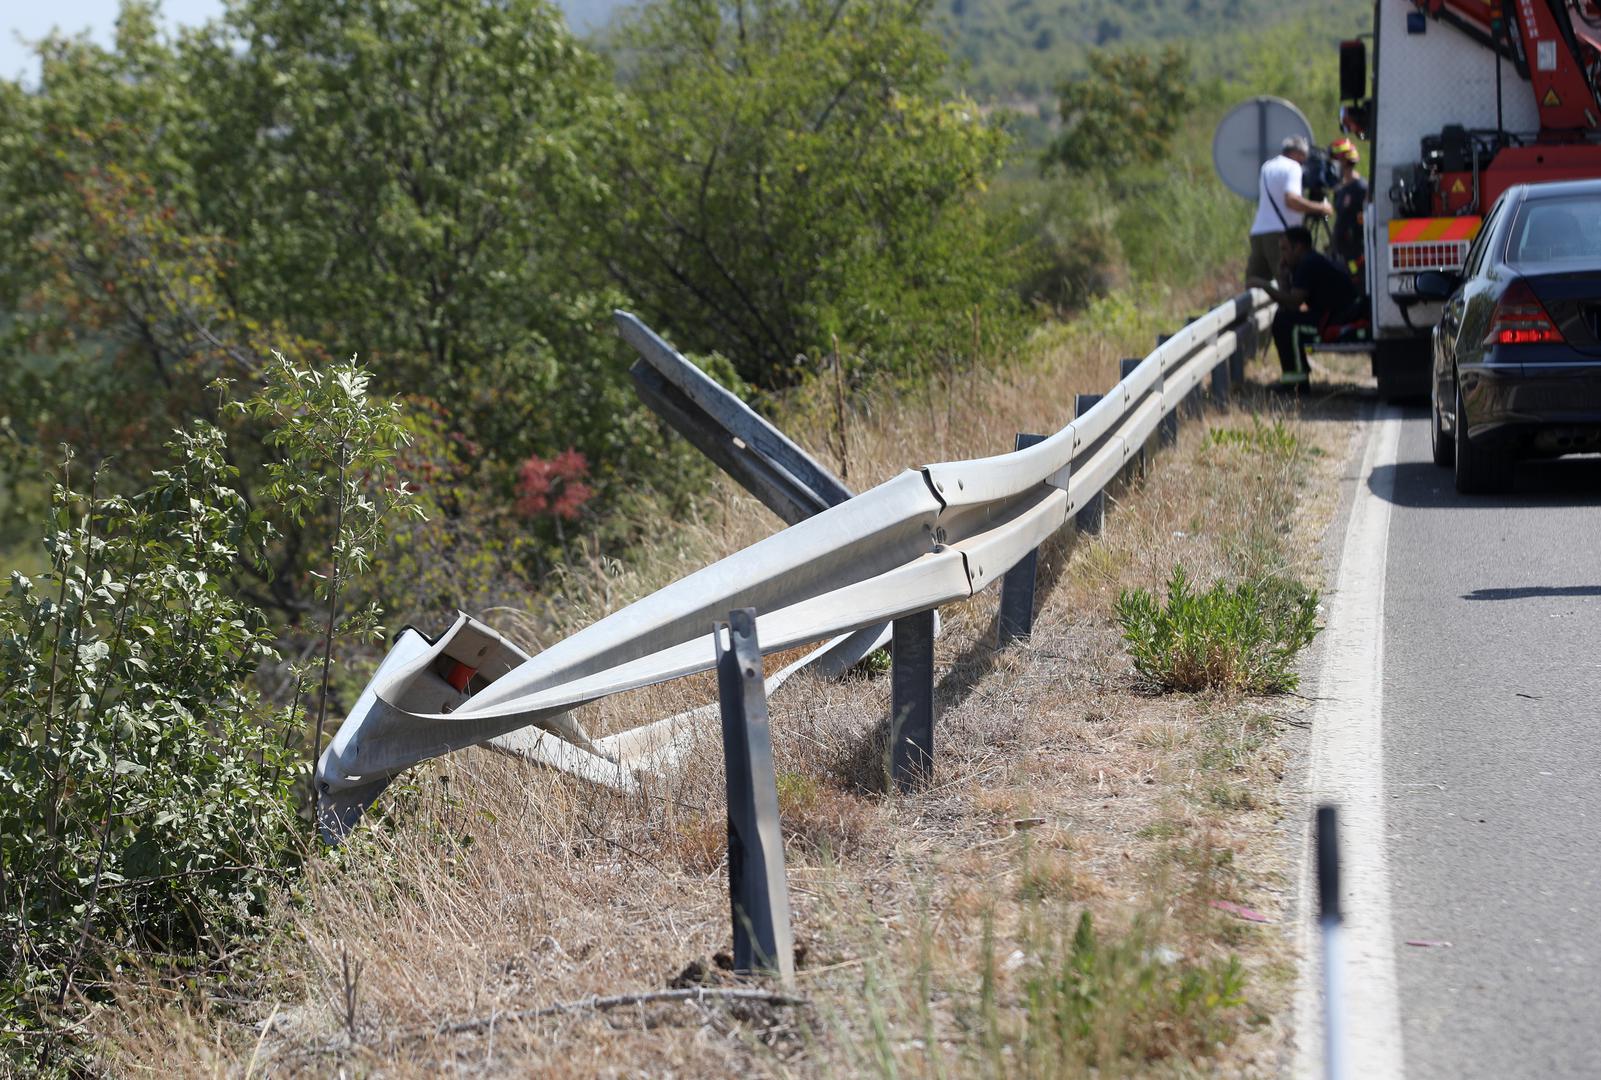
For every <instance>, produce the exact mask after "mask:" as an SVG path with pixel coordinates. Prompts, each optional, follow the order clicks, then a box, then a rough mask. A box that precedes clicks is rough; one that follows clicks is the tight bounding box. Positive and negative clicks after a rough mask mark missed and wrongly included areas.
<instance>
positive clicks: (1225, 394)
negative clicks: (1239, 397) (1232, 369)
mask: <svg viewBox="0 0 1601 1080" xmlns="http://www.w3.org/2000/svg"><path fill="white" fill-rule="evenodd" d="M1207 396H1208V397H1209V398H1210V399H1211V402H1212V405H1213V406H1214V407H1215V408H1219V409H1226V408H1228V406H1229V365H1228V364H1226V363H1223V364H1218V365H1217V366H1216V367H1214V368H1213V369H1212V377H1211V384H1210V387H1209V389H1208V395H1207Z"/></svg>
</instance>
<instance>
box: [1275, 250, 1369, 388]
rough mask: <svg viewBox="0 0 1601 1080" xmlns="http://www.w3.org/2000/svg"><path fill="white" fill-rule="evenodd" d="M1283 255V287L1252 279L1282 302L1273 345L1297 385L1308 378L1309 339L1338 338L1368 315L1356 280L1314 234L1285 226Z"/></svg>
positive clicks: (1287, 380)
mask: <svg viewBox="0 0 1601 1080" xmlns="http://www.w3.org/2000/svg"><path fill="white" fill-rule="evenodd" d="M1279 250H1280V253H1281V256H1282V258H1283V266H1282V267H1281V269H1280V275H1281V276H1280V278H1279V280H1280V281H1287V282H1288V283H1289V284H1288V286H1287V287H1286V288H1282V289H1281V288H1279V287H1278V286H1276V285H1274V284H1273V283H1272V282H1270V281H1265V280H1262V279H1253V280H1252V281H1251V282H1250V284H1252V285H1254V286H1256V287H1257V288H1259V289H1262V290H1263V291H1265V292H1266V293H1267V294H1268V295H1269V296H1271V297H1272V298H1273V299H1274V300H1276V301H1277V302H1278V305H1279V310H1278V313H1277V314H1276V315H1274V316H1273V344H1274V345H1275V346H1276V347H1277V349H1278V353H1279V366H1280V367H1282V368H1283V369H1284V374H1283V376H1282V378H1281V379H1280V385H1282V386H1287V387H1297V386H1300V385H1302V384H1304V383H1306V382H1307V381H1308V379H1309V378H1310V375H1311V367H1310V365H1309V364H1308V362H1307V357H1306V346H1307V343H1308V342H1311V341H1320V340H1334V339H1335V337H1337V336H1338V334H1339V332H1340V329H1341V327H1342V326H1344V325H1345V324H1348V323H1352V322H1355V321H1358V320H1361V319H1363V318H1364V317H1365V315H1364V312H1363V310H1362V304H1361V297H1360V296H1359V295H1358V294H1357V291H1356V286H1355V285H1353V284H1352V283H1351V275H1350V274H1349V273H1347V272H1346V271H1344V270H1342V269H1341V268H1340V267H1338V266H1336V265H1335V264H1334V263H1333V262H1332V261H1330V260H1329V259H1328V258H1327V257H1326V256H1323V255H1320V254H1318V252H1316V251H1314V250H1313V248H1312V234H1311V232H1309V231H1308V230H1307V229H1306V228H1305V227H1304V226H1300V225H1295V226H1291V227H1290V228H1288V229H1286V230H1285V231H1284V237H1283V239H1282V240H1281V241H1280V242H1279Z"/></svg>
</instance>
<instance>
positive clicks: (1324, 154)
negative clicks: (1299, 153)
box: [1301, 146, 1340, 202]
mask: <svg viewBox="0 0 1601 1080" xmlns="http://www.w3.org/2000/svg"><path fill="white" fill-rule="evenodd" d="M1339 186H1340V167H1339V166H1338V165H1337V164H1335V162H1334V159H1333V158H1331V157H1329V152H1328V151H1327V150H1325V149H1324V148H1323V147H1321V146H1314V147H1312V148H1311V149H1310V150H1308V151H1307V154H1306V162H1305V163H1304V164H1303V165H1302V166H1301V194H1302V195H1303V196H1305V197H1306V198H1307V199H1309V200H1310V201H1312V202H1322V201H1323V200H1324V199H1326V198H1328V197H1329V192H1330V191H1333V190H1334V189H1335V188H1337V187H1339Z"/></svg>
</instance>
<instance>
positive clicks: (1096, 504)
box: [1073, 394, 1106, 536]
mask: <svg viewBox="0 0 1601 1080" xmlns="http://www.w3.org/2000/svg"><path fill="white" fill-rule="evenodd" d="M1103 396H1105V395H1102V394H1074V395H1073V416H1074V417H1075V418H1077V417H1080V416H1083V415H1084V414H1085V413H1087V412H1089V411H1090V409H1091V408H1092V407H1093V406H1094V405H1095V404H1096V402H1098V401H1100V400H1101V398H1102V397H1103ZM1105 520H1106V492H1105V491H1104V490H1103V491H1097V492H1096V493H1095V494H1094V495H1092V496H1090V497H1089V498H1088V499H1086V500H1085V501H1084V505H1083V506H1081V507H1079V511H1078V513H1076V514H1074V515H1073V525H1074V527H1075V528H1077V529H1078V531H1079V532H1081V533H1085V534H1086V535H1089V536H1099V535H1100V533H1101V525H1102V523H1103V522H1105Z"/></svg>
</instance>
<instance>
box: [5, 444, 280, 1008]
mask: <svg viewBox="0 0 1601 1080" xmlns="http://www.w3.org/2000/svg"><path fill="white" fill-rule="evenodd" d="M170 446H171V450H172V455H173V463H172V465H171V467H170V468H168V469H166V470H162V471H159V472H157V473H156V474H155V476H154V483H153V484H152V485H151V486H150V487H148V488H146V489H145V490H144V491H141V492H140V493H138V494H137V495H135V496H133V497H131V498H123V497H121V496H100V495H97V494H96V493H95V492H94V490H93V486H92V485H91V490H90V491H87V492H86V491H83V490H81V489H77V488H74V487H73V486H72V485H71V484H70V483H69V482H68V480H69V478H70V474H69V472H68V471H67V469H66V468H64V469H63V473H62V477H63V479H62V483H60V484H59V485H57V487H56V488H55V492H54V495H53V499H52V504H53V514H52V520H51V523H50V531H49V533H48V534H47V535H46V537H45V546H46V548H47V550H48V552H49V555H50V562H51V569H50V570H49V572H47V573H45V574H43V575H41V576H40V577H38V578H37V579H29V578H27V577H25V576H23V575H22V574H20V573H13V574H12V577H11V585H10V591H9V593H8V594H7V595H6V596H5V598H4V600H3V601H0V712H3V713H4V715H5V718H6V733H7V737H6V739H5V740H4V742H3V744H0V854H3V863H4V878H3V880H0V920H3V925H4V932H3V933H0V941H3V943H4V944H3V946H0V948H3V950H4V953H3V955H4V958H5V959H4V963H5V978H4V980H3V982H0V995H3V997H0V1014H3V1015H4V1016H5V1018H6V1021H7V1026H8V1027H10V1026H12V1025H19V1024H20V1025H22V1026H23V1027H24V1028H26V1027H28V1026H30V1025H32V1024H33V1023H34V1022H36V1021H37V1020H38V1019H40V1018H41V1017H45V1016H48V1015H50V1014H52V1013H56V1012H59V1011H60V1010H62V1009H63V1008H64V1007H65V1006H67V1005H68V1004H69V1003H70V1002H71V1001H72V999H73V997H72V996H73V993H74V990H75V988H76V985H77V983H76V982H75V980H80V979H81V977H82V976H83V975H84V974H85V973H86V972H95V971H98V970H101V969H102V968H103V966H104V965H105V964H108V963H111V962H113V959H114V958H115V957H116V956H118V955H119V954H124V953H143V952H146V951H149V950H157V951H161V952H175V953H198V954H206V953H220V952H221V951H222V950H223V949H225V948H226V947H227V946H226V940H227V936H228V935H229V934H230V933H232V932H233V931H234V930H236V929H237V928H238V926H239V923H240V921H241V919H244V918H248V917H249V915H250V914H251V913H254V912H259V911H260V910H261V905H262V902H263V901H264V899H265V896H266V890H267V888H268V886H269V885H270V884H271V882H272V881H273V880H274V879H275V878H276V877H277V876H278V875H279V874H280V873H281V872H282V871H283V869H284V868H285V867H286V865H288V862H289V860H290V857H291V853H292V852H293V851H294V850H295V848H294V846H293V845H291V844H290V842H289V841H290V838H291V836H292V835H293V834H294V826H295V822H296V814H295V805H294V796H293V789H294V784H295V781H296V779H297V775H298V769H297V766H296V764H295V762H294V761H293V760H292V755H293V754H295V753H297V752H298V750H299V747H298V745H294V740H293V739H292V738H291V735H292V732H291V729H290V728H289V727H288V726H287V725H288V724H289V718H288V717H286V716H283V715H274V714H273V713H272V712H270V711H269V710H268V709H267V708H266V707H265V706H264V705H263V704H262V702H261V700H260V698H259V696H258V695H257V694H256V693H254V692H253V691H252V690H251V689H250V688H249V687H250V681H251V676H252V675H253V673H254V672H255V671H256V669H257V667H258V666H260V665H261V664H262V663H264V662H266V661H268V660H269V659H271V658H272V656H273V650H272V644H273V636H272V634H271V632H270V630H269V628H268V626H267V622H266V619H265V617H264V616H263V615H262V613H261V611H260V610H258V609H256V608H255V607H253V606H252V605H250V604H249V603H247V602H245V601H243V600H241V599H240V598H239V597H238V596H237V594H235V593H234V592H232V591H231V590H230V589H229V587H228V584H227V582H228V578H229V575H230V573H231V572H232V569H233V564H234V561H235V560H236V559H239V558H241V557H243V558H253V557H258V556H259V555H260V552H261V550H262V545H263V542H264V541H265V539H266V535H267V524H266V522H265V521H264V520H263V519H262V517H261V516H260V515H259V514H256V513H254V512H252V511H251V509H250V508H249V507H248V506H247V505H246V504H245V503H244V500H243V499H242V498H241V496H240V495H239V493H238V492H237V491H236V490H235V489H234V488H233V487H232V486H231V481H232V480H233V469H232V467H231V466H229V465H228V464H227V462H226V459H225V454H226V447H225V444H224V441H223V438H222V435H221V433H220V432H219V431H218V430H217V429H216V428H214V427H211V426H210V425H209V424H206V423H203V422H200V423H196V424H194V425H192V426H191V427H190V428H189V429H188V430H186V431H184V432H181V433H179V434H178V435H177V436H176V438H175V439H174V440H173V442H172V443H171V444H170Z"/></svg>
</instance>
